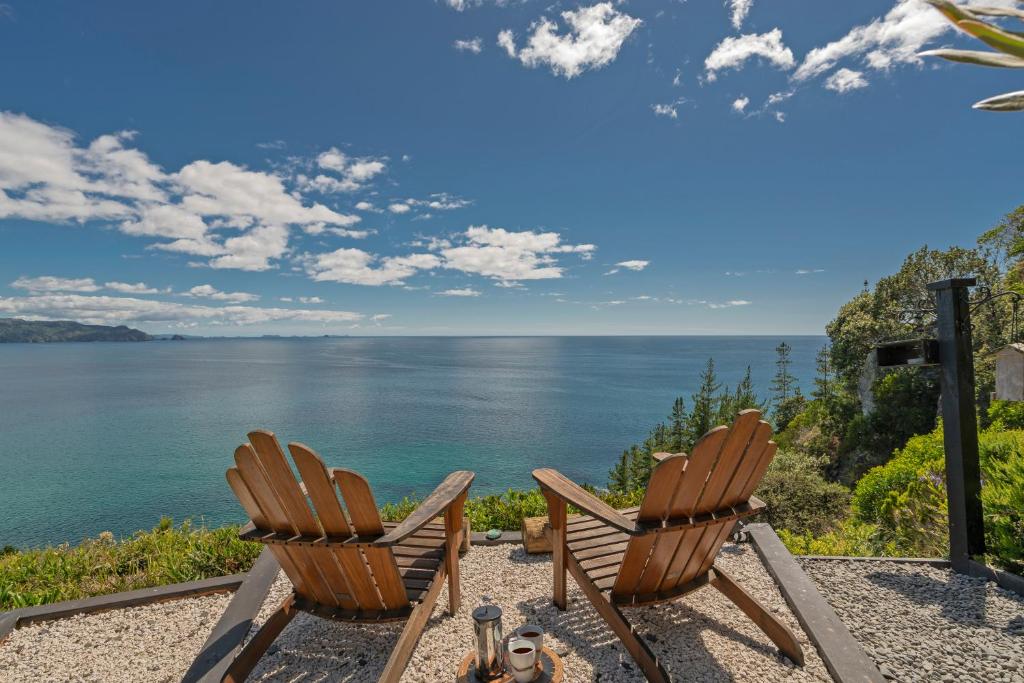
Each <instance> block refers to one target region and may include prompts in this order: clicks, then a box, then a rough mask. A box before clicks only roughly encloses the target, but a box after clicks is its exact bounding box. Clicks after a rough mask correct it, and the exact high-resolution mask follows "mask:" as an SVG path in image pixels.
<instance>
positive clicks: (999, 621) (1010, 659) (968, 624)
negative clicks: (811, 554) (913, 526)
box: [798, 558, 1024, 683]
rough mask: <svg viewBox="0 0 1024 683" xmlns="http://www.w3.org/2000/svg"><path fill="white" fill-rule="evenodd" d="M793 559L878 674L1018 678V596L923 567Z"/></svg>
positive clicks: (1022, 674) (1021, 635) (1022, 607)
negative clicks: (842, 623)
mask: <svg viewBox="0 0 1024 683" xmlns="http://www.w3.org/2000/svg"><path fill="white" fill-rule="evenodd" d="M798 560H799V558H798ZM799 561H800V564H801V566H802V567H803V569H804V571H805V572H807V574H808V576H810V577H811V578H812V579H814V581H815V582H816V583H817V584H818V589H819V590H820V591H821V593H822V595H824V596H825V599H826V600H828V602H829V603H830V604H831V605H832V607H833V608H834V609H835V610H836V612H837V613H838V614H839V616H840V618H841V619H842V620H843V622H844V623H845V624H846V626H847V627H848V628H849V629H850V631H851V632H852V633H853V635H854V637H855V638H857V640H858V641H860V643H861V644H862V645H863V646H864V649H865V650H866V651H867V653H868V655H869V656H871V657H872V658H873V659H874V660H875V662H876V663H877V664H878V666H879V668H880V669H881V671H882V673H883V674H885V675H886V677H888V678H891V679H893V680H898V681H985V682H993V683H994V682H997V681H1003V682H1012V683H1024V598H1022V597H1020V596H1019V595H1016V594H1015V593H1011V592H1010V591H1006V590H1003V589H1001V588H999V587H998V586H997V585H996V584H994V583H992V582H989V581H985V580H984V579H978V578H972V577H968V576H962V575H960V574H954V573H953V572H952V571H950V570H948V569H937V568H935V567H931V566H928V565H921V564H910V563H899V562H887V561H884V560H880V561H877V562H875V561H841V560H806V559H804V560H799Z"/></svg>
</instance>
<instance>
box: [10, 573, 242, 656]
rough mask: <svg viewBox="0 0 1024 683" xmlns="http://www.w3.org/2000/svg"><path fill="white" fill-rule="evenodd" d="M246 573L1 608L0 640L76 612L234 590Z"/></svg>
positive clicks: (133, 605)
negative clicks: (25, 627)
mask: <svg viewBox="0 0 1024 683" xmlns="http://www.w3.org/2000/svg"><path fill="white" fill-rule="evenodd" d="M245 577H246V575H245V574H232V575H230V576H215V577H212V578H209V579H201V580H199V581H189V582H186V583H173V584H169V585H166V586H154V587H152V588H140V589H139V590H134V591H127V592H125V593H111V594H110V595H97V596H96V597H92V598H81V599H78V600H67V601H65V602H54V603H51V604H49V605H39V606H37V607H21V608H18V609H15V610H11V611H9V612H0V642H3V640H4V639H5V638H6V637H7V636H8V635H9V634H10V632H11V631H13V630H14V629H16V628H20V627H22V626H27V625H29V624H34V623H37V622H40V621H50V620H53V619H63V618H65V617H71V616H74V615H76V614H87V613H90V612H102V611H104V610H110V609H120V608H122V607H136V606H138V605H146V604H149V603H151V602H163V601H165V600H178V599H180V598H189V597H195V596H197V595H208V594H210V593H223V592H227V591H233V590H236V589H237V588H238V587H239V586H240V585H242V582H243V581H244V580H245Z"/></svg>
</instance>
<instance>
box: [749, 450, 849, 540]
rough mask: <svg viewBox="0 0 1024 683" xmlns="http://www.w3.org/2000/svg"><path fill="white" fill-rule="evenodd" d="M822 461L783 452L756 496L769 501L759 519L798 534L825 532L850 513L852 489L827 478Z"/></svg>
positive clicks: (774, 461) (767, 472) (772, 464)
mask: <svg viewBox="0 0 1024 683" xmlns="http://www.w3.org/2000/svg"><path fill="white" fill-rule="evenodd" d="M821 466H822V462H821V460H820V459H818V458H815V457H814V456H811V455H809V454H807V453H801V452H799V451H779V452H778V453H776V455H775V459H774V460H773V461H772V463H771V465H769V466H768V470H767V471H766V472H765V475H764V478H763V479H762V480H761V484H760V485H759V486H758V487H757V491H755V495H756V496H757V497H759V498H761V499H762V500H763V501H764V502H765V503H767V504H768V509H767V510H766V511H765V512H764V513H763V514H762V515H761V516H760V517H758V520H757V521H762V522H768V523H769V524H771V525H772V526H773V527H775V529H777V530H779V529H786V530H787V531H790V532H792V533H795V534H812V535H815V536H817V535H821V534H824V533H827V532H828V531H831V530H832V529H834V528H835V527H836V525H837V524H838V523H839V521H840V520H842V519H843V518H844V517H846V516H847V514H848V512H849V506H850V491H849V489H847V488H846V487H845V486H843V485H842V484H837V483H835V482H830V481H826V480H825V478H824V477H823V476H822V472H821Z"/></svg>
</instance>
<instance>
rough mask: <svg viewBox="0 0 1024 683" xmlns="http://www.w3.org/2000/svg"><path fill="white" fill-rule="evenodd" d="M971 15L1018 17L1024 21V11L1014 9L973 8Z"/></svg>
mask: <svg viewBox="0 0 1024 683" xmlns="http://www.w3.org/2000/svg"><path fill="white" fill-rule="evenodd" d="M971 14H982V15H985V16H989V17H1017V18H1018V19H1024V10H1022V9H1015V8H1013V7H972V8H971Z"/></svg>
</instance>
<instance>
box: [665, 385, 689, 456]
mask: <svg viewBox="0 0 1024 683" xmlns="http://www.w3.org/2000/svg"><path fill="white" fill-rule="evenodd" d="M688 419H689V416H688V415H687V414H686V403H685V402H684V401H683V397H682V396H679V397H677V398H676V400H675V401H673V402H672V413H671V414H670V415H669V416H668V421H669V422H668V425H669V426H668V434H667V437H668V443H666V444H665V446H666V448H667V449H668V452H669V453H681V452H682V451H683V443H685V441H686V421H687V420H688Z"/></svg>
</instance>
